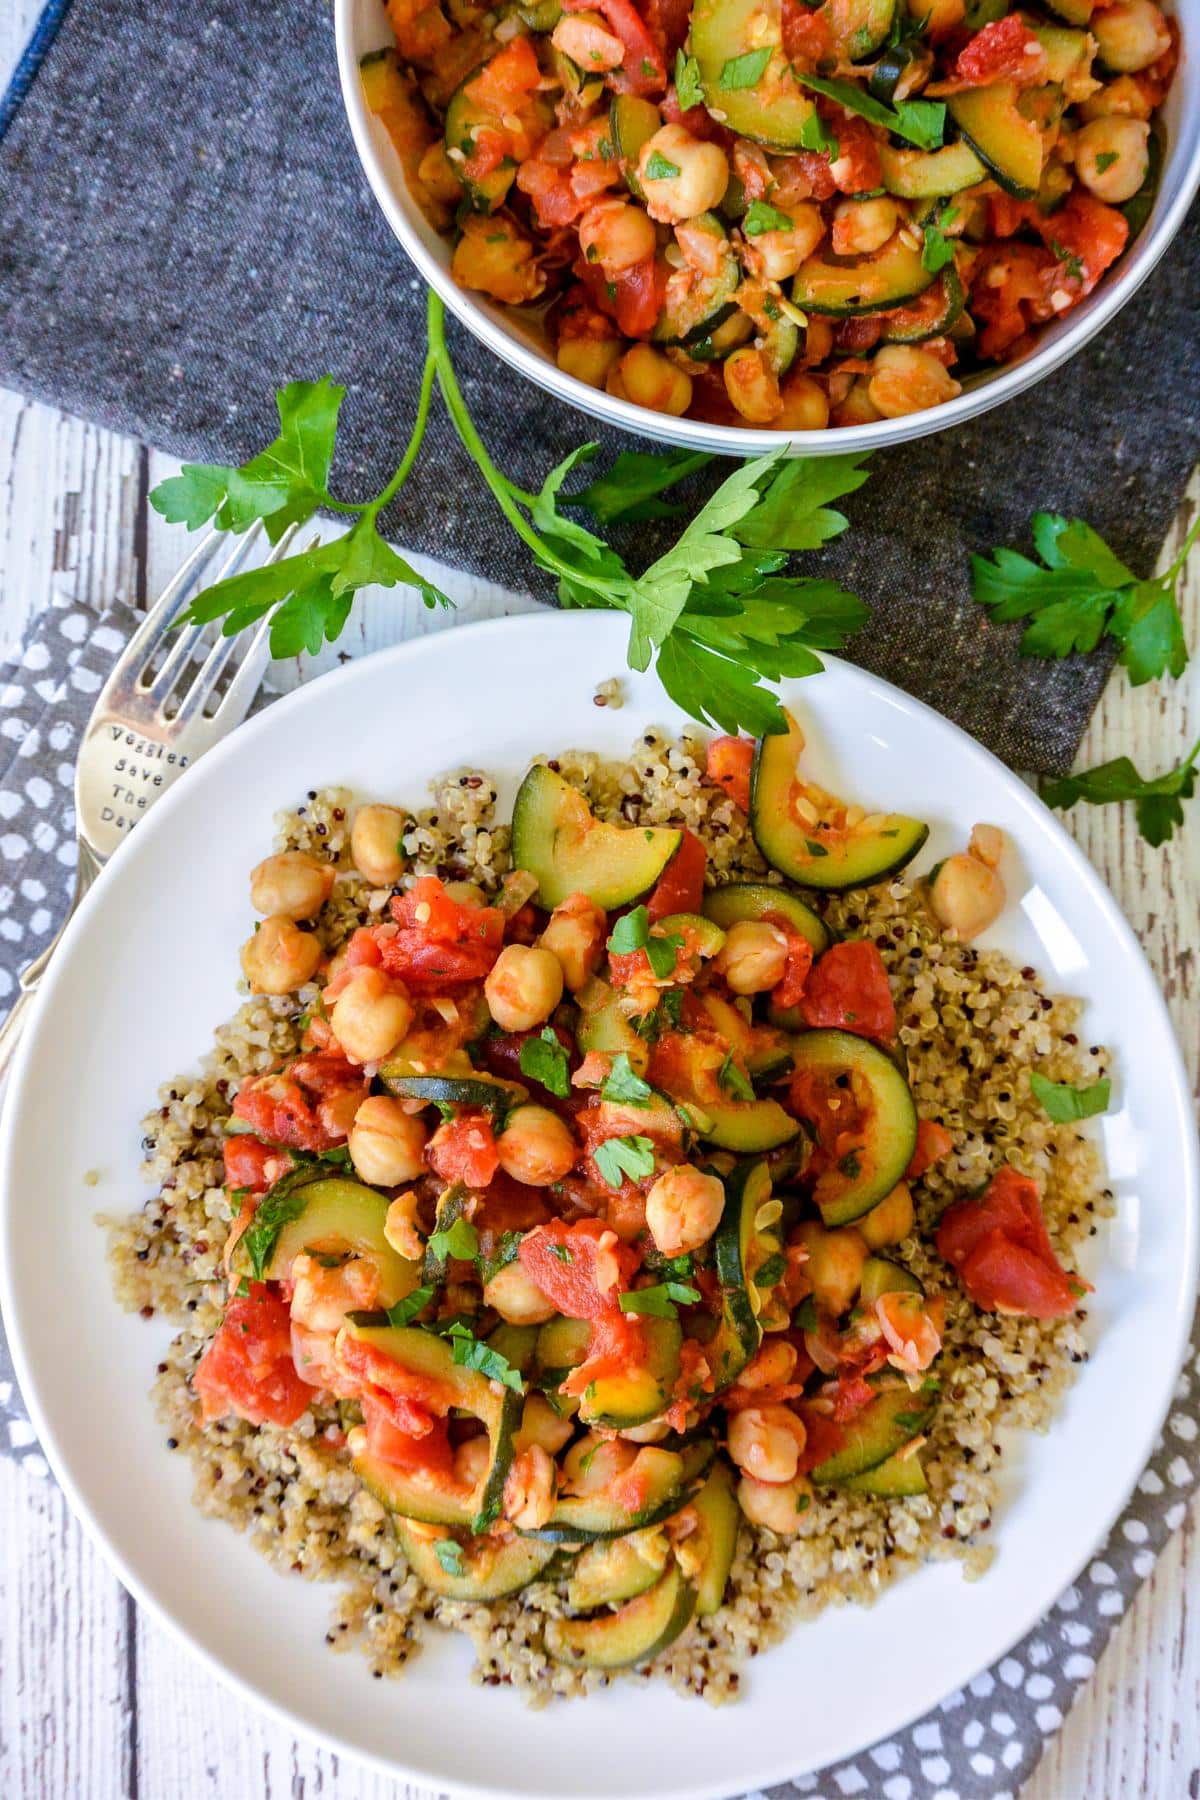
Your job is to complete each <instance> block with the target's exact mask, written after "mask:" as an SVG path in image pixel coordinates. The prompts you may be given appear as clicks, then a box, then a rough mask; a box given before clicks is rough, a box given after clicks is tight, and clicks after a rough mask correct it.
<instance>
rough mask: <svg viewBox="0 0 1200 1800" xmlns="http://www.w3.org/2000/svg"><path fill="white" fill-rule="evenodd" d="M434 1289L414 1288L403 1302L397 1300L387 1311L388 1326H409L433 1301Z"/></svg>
mask: <svg viewBox="0 0 1200 1800" xmlns="http://www.w3.org/2000/svg"><path fill="white" fill-rule="evenodd" d="M433 1296H434V1289H433V1288H431V1287H419V1288H414V1289H413V1291H412V1293H411V1294H406V1295H405V1296H404V1298H403V1300H397V1302H396V1304H395V1306H389V1307H388V1309H387V1316H388V1324H389V1325H411V1323H412V1321H413V1320H414V1319H415V1318H416V1316H417V1314H418V1313H419V1312H421V1311H422V1310H423V1308H424V1307H426V1306H428V1305H429V1302H430V1301H431V1300H432V1299H433Z"/></svg>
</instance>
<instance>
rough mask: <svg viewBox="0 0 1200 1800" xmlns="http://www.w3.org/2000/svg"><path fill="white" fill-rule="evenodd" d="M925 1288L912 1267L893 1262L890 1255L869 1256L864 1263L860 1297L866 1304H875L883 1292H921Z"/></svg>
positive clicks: (922, 1292) (923, 1291)
mask: <svg viewBox="0 0 1200 1800" xmlns="http://www.w3.org/2000/svg"><path fill="white" fill-rule="evenodd" d="M924 1293H925V1289H924V1288H923V1287H922V1286H921V1283H920V1282H919V1281H918V1280H917V1278H916V1276H915V1275H914V1274H913V1272H912V1270H911V1269H906V1268H905V1267H904V1264H903V1263H898V1262H893V1261H892V1260H891V1258H890V1257H888V1256H868V1258H867V1260H866V1262H865V1263H864V1264H863V1271H862V1285H861V1287H860V1288H859V1298H860V1299H861V1301H862V1302H863V1304H864V1306H874V1304H875V1302H876V1301H877V1300H878V1298H879V1296H880V1295H881V1294H921V1295H922V1296H923V1295H924Z"/></svg>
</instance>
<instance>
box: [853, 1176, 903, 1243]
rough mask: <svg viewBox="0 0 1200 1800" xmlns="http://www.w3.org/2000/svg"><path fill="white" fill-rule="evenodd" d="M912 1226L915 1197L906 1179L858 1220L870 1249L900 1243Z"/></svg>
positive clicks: (859, 1227)
mask: <svg viewBox="0 0 1200 1800" xmlns="http://www.w3.org/2000/svg"><path fill="white" fill-rule="evenodd" d="M912 1228H913V1198H912V1194H911V1192H910V1191H909V1186H908V1183H907V1182H906V1181H901V1182H898V1183H897V1185H896V1186H895V1187H894V1188H893V1189H892V1191H891V1193H890V1194H885V1195H884V1197H883V1199H882V1200H881V1201H880V1202H879V1205H878V1206H873V1207H872V1208H871V1210H870V1212H869V1213H867V1214H866V1215H865V1217H863V1218H861V1219H860V1220H859V1221H858V1229H859V1231H861V1233H862V1235H863V1237H864V1238H865V1239H866V1243H867V1248H868V1249H869V1250H884V1249H886V1248H887V1246H888V1245H889V1244H898V1243H900V1242H901V1241H902V1240H903V1239H904V1238H906V1237H907V1236H908V1234H909V1232H910V1231H911V1230H912Z"/></svg>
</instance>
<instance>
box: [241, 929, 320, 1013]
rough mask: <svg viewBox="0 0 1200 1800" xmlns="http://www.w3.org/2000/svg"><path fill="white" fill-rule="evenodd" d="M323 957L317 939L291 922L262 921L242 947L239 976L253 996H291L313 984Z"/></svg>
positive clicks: (318, 939)
mask: <svg viewBox="0 0 1200 1800" xmlns="http://www.w3.org/2000/svg"><path fill="white" fill-rule="evenodd" d="M323 954H324V953H323V951H322V949H321V940H320V938H318V937H316V936H314V934H313V933H312V932H311V931H301V929H300V927H299V926H298V925H297V924H296V923H295V921H294V920H293V919H285V918H282V917H281V918H272V919H264V920H263V922H262V924H261V925H260V926H259V928H258V930H257V931H256V932H255V933H254V935H253V937H248V938H247V939H246V942H245V943H244V944H243V945H242V973H243V975H244V976H245V977H246V980H247V981H248V982H249V983H250V991H251V993H252V994H294V993H295V991H296V989H297V988H301V987H303V986H304V984H305V982H306V981H311V980H312V978H313V976H314V975H315V974H316V972H317V969H318V968H319V967H320V963H321V957H322V955H323Z"/></svg>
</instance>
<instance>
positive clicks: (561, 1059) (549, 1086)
mask: <svg viewBox="0 0 1200 1800" xmlns="http://www.w3.org/2000/svg"><path fill="white" fill-rule="evenodd" d="M517 1061H518V1063H519V1064H520V1068H521V1073H522V1075H528V1077H529V1079H530V1081H537V1082H540V1084H541V1085H542V1087H544V1088H545V1089H546V1091H547V1093H550V1094H554V1095H556V1096H557V1098H558V1099H559V1100H565V1099H566V1098H567V1096H568V1095H569V1093H570V1092H571V1073H570V1071H571V1064H570V1060H569V1058H568V1056H567V1053H566V1051H565V1050H564V1049H563V1047H562V1045H561V1044H560V1043H559V1041H558V1033H557V1032H556V1031H555V1029H554V1027H553V1025H547V1026H545V1027H544V1028H543V1030H542V1032H541V1035H540V1036H538V1037H535V1038H526V1039H525V1042H524V1043H523V1044H522V1045H521V1053H520V1055H519V1056H518V1058H517Z"/></svg>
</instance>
